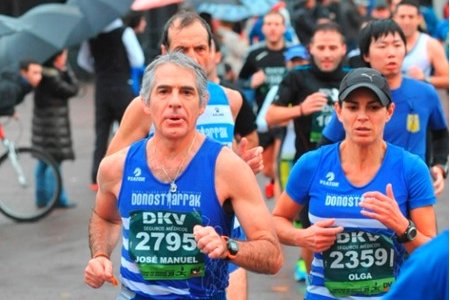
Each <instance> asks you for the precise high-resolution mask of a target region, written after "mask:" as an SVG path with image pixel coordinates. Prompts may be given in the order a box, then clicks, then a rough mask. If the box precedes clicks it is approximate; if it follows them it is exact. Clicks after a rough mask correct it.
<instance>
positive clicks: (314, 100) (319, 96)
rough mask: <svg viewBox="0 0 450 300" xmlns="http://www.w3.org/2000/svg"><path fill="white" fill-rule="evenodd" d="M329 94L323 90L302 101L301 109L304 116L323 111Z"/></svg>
mask: <svg viewBox="0 0 450 300" xmlns="http://www.w3.org/2000/svg"><path fill="white" fill-rule="evenodd" d="M327 101H328V100H327V95H325V94H324V93H321V92H316V93H312V94H311V95H309V96H308V97H306V98H305V100H304V101H303V102H302V103H300V106H301V107H300V109H301V113H302V115H303V116H307V115H310V114H312V113H315V112H317V111H321V110H322V108H323V107H324V106H325V105H326V104H327Z"/></svg>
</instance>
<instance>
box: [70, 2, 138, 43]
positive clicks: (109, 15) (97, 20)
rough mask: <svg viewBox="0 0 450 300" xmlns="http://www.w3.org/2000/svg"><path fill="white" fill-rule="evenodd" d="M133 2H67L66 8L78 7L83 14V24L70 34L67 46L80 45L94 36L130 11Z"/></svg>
mask: <svg viewBox="0 0 450 300" xmlns="http://www.w3.org/2000/svg"><path fill="white" fill-rule="evenodd" d="M132 3H133V0H69V1H67V5H68V6H73V7H78V8H79V9H80V11H81V12H82V14H83V17H84V18H83V22H81V23H80V24H79V25H78V28H77V29H76V30H75V31H74V32H73V33H72V35H71V36H70V38H69V45H71V46H74V45H77V44H80V43H81V42H83V41H84V40H86V39H89V38H91V37H94V36H96V35H97V34H98V33H100V32H101V31H102V30H103V29H104V28H105V27H106V26H107V25H108V24H110V23H111V22H112V21H114V20H115V19H117V18H120V17H122V16H124V15H125V14H127V13H128V12H129V11H130V7H131V4H132Z"/></svg>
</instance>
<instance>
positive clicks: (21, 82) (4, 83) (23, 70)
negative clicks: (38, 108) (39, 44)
mask: <svg viewBox="0 0 450 300" xmlns="http://www.w3.org/2000/svg"><path fill="white" fill-rule="evenodd" d="M19 69H20V71H19V73H17V72H13V71H10V70H5V71H2V72H1V73H0V116H12V115H14V112H15V110H14V107H15V106H16V105H18V104H20V103H21V102H22V101H23V99H24V98H25V96H26V95H27V94H28V93H29V92H31V90H32V89H33V88H35V87H37V86H38V84H39V82H40V81H41V79H42V67H41V65H40V64H39V63H38V62H36V61H34V60H24V61H22V62H20V65H19Z"/></svg>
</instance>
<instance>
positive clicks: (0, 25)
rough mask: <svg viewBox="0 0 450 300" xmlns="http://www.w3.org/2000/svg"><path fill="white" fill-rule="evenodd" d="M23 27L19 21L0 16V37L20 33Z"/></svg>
mask: <svg viewBox="0 0 450 300" xmlns="http://www.w3.org/2000/svg"><path fill="white" fill-rule="evenodd" d="M23 27H24V25H23V24H21V23H20V21H19V19H17V18H13V17H9V16H5V15H0V37H1V36H4V35H8V34H13V33H15V32H18V31H21V30H22V29H23Z"/></svg>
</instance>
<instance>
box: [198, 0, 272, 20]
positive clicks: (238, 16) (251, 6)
mask: <svg viewBox="0 0 450 300" xmlns="http://www.w3.org/2000/svg"><path fill="white" fill-rule="evenodd" d="M190 2H191V3H192V4H193V5H194V7H195V9H196V10H197V12H198V13H209V14H210V15H211V16H212V17H213V18H214V19H218V20H223V21H228V22H238V21H241V20H244V19H247V18H250V17H253V16H262V15H265V14H266V13H267V12H268V11H270V9H271V8H272V7H273V6H274V5H275V4H276V3H278V2H279V0H209V1H198V0H190Z"/></svg>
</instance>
